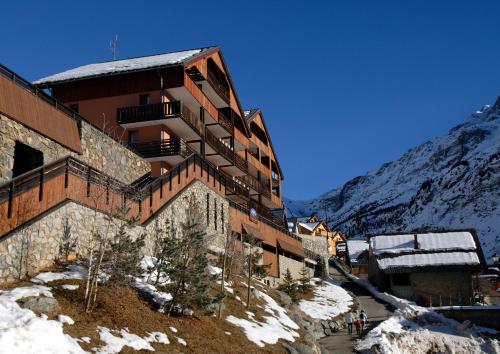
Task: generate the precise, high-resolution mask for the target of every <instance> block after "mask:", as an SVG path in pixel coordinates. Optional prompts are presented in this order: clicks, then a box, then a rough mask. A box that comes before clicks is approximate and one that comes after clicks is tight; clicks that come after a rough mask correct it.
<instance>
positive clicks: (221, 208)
mask: <svg viewBox="0 0 500 354" xmlns="http://www.w3.org/2000/svg"><path fill="white" fill-rule="evenodd" d="M220 220H221V221H220V224H221V227H220V229H221V231H222V232H224V205H221V206H220Z"/></svg>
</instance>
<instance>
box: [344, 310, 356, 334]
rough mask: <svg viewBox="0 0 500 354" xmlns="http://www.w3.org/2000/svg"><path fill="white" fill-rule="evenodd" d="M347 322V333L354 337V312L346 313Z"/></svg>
mask: <svg viewBox="0 0 500 354" xmlns="http://www.w3.org/2000/svg"><path fill="white" fill-rule="evenodd" d="M345 322H346V323H347V333H349V335H352V325H353V323H354V314H353V311H352V310H351V311H349V312H348V313H346V315H345Z"/></svg>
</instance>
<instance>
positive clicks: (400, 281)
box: [391, 273, 411, 286]
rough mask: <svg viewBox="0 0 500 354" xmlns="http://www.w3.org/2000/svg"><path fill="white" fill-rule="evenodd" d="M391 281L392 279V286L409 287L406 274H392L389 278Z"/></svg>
mask: <svg viewBox="0 0 500 354" xmlns="http://www.w3.org/2000/svg"><path fill="white" fill-rule="evenodd" d="M391 279H392V285H395V286H409V285H411V282H410V274H408V273H402V274H393V275H392V276H391Z"/></svg>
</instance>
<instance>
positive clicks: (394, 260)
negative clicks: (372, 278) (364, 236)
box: [369, 230, 484, 273]
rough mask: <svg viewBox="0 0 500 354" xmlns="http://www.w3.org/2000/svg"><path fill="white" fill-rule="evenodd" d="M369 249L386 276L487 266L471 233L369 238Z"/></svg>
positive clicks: (473, 234)
mask: <svg viewBox="0 0 500 354" xmlns="http://www.w3.org/2000/svg"><path fill="white" fill-rule="evenodd" d="M369 245H370V252H371V255H372V256H374V257H375V258H376V261H377V265H378V268H379V269H380V270H382V271H384V272H385V273H398V272H402V271H409V270H414V271H415V270H422V269H430V268H434V269H436V268H439V267H443V266H444V267H446V268H444V269H441V270H447V269H449V268H450V267H451V268H457V269H463V268H464V267H465V268H469V267H474V268H480V267H481V266H482V265H484V256H483V254H482V251H481V247H480V245H479V242H478V240H477V237H476V235H475V233H474V232H473V231H470V230H457V231H447V232H423V233H403V234H386V235H374V236H370V237H369Z"/></svg>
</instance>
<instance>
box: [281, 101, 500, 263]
mask: <svg viewBox="0 0 500 354" xmlns="http://www.w3.org/2000/svg"><path fill="white" fill-rule="evenodd" d="M285 205H286V207H287V209H288V213H289V214H292V215H294V216H298V215H306V214H310V213H311V212H317V213H318V214H319V216H321V217H322V216H323V215H325V214H326V215H327V220H328V222H329V224H330V226H331V227H332V228H335V229H341V230H343V231H344V232H345V233H346V234H347V236H348V237H356V236H363V235H366V234H369V233H377V232H395V231H414V230H419V229H420V230H422V229H458V228H474V229H476V231H477V234H478V236H479V238H480V240H481V244H482V247H483V251H484V253H485V256H486V257H487V258H488V259H490V260H491V256H492V255H493V253H495V252H497V253H498V252H499V251H500V97H499V98H498V100H497V101H496V103H495V104H494V105H493V106H485V107H483V108H482V109H481V110H479V111H477V112H476V113H474V114H472V117H471V118H470V119H469V120H467V121H466V122H465V123H463V124H460V125H458V126H456V127H454V128H453V129H451V130H450V131H449V133H448V135H446V136H442V137H437V138H433V139H431V140H429V141H427V142H425V143H423V144H421V145H419V146H417V147H415V148H413V149H411V150H409V151H408V152H407V153H406V154H404V155H403V156H402V157H401V158H400V159H398V160H396V161H393V162H389V163H385V164H383V165H382V166H380V167H379V168H377V169H376V170H374V171H371V172H369V173H367V174H366V175H364V176H359V177H355V178H353V179H352V180H350V181H348V182H347V183H345V184H344V185H343V186H341V187H339V188H336V189H333V190H331V191H330V192H328V193H326V194H324V195H322V196H320V197H319V198H316V199H312V200H308V201H296V200H288V199H285Z"/></svg>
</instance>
